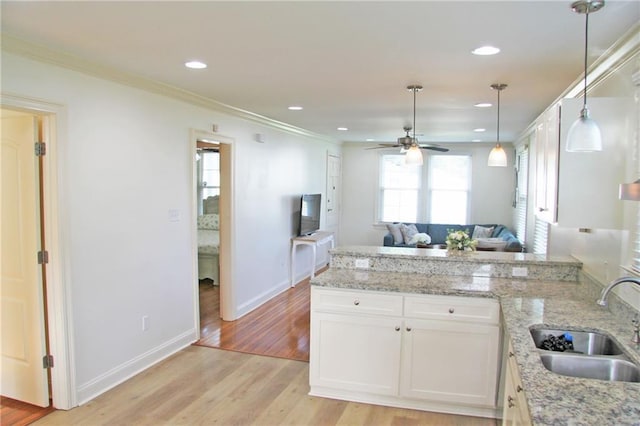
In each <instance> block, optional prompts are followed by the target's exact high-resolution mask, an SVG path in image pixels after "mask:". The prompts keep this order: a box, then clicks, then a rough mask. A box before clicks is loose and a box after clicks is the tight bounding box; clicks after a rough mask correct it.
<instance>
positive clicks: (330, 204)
mask: <svg viewBox="0 0 640 426" xmlns="http://www.w3.org/2000/svg"><path fill="white" fill-rule="evenodd" d="M340 176H341V166H340V157H336V156H335V155H331V154H329V155H328V156H327V216H326V226H325V227H326V229H330V230H333V231H337V228H338V224H339V222H340Z"/></svg>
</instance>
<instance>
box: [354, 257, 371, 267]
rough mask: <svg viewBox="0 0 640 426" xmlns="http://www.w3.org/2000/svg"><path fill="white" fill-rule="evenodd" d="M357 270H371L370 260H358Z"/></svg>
mask: <svg viewBox="0 0 640 426" xmlns="http://www.w3.org/2000/svg"><path fill="white" fill-rule="evenodd" d="M356 268H361V269H367V268H369V259H366V258H365V259H356Z"/></svg>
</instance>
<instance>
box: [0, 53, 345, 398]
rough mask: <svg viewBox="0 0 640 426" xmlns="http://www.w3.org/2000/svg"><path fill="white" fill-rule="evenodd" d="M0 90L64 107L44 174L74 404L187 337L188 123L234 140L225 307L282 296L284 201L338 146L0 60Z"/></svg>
mask: <svg viewBox="0 0 640 426" xmlns="http://www.w3.org/2000/svg"><path fill="white" fill-rule="evenodd" d="M2 90H3V93H10V94H12V95H16V96H20V97H29V98H35V99H41V100H44V101H47V102H51V103H56V104H61V105H63V106H64V109H65V110H66V114H65V115H64V117H63V116H60V117H59V119H64V120H66V121H65V122H64V123H60V126H59V128H61V129H65V130H64V133H61V134H59V135H58V148H59V161H58V165H57V167H58V169H59V180H60V184H59V193H60V200H59V202H60V213H61V225H62V227H61V232H62V234H63V235H62V240H63V245H64V246H65V256H66V257H65V265H67V269H68V271H67V275H66V276H67V279H68V282H67V283H65V285H66V286H68V289H69V295H70V298H71V306H72V308H71V312H70V314H71V315H72V318H73V326H72V328H73V329H72V330H71V333H72V337H73V341H74V346H73V348H72V352H73V356H74V357H73V359H74V365H73V367H74V368H75V386H76V387H77V400H78V402H83V401H86V400H88V399H90V398H92V397H93V396H95V395H97V394H100V393H101V392H104V391H105V390H107V389H108V388H109V387H111V386H113V385H115V384H117V383H118V382H120V381H122V380H124V379H126V378H127V377H128V376H130V375H132V374H134V373H136V372H137V371H139V370H141V369H144V368H146V367H148V366H149V365H150V364H151V363H152V362H154V361H156V360H157V359H159V358H161V357H163V356H166V355H168V354H169V353H171V352H172V351H175V350H177V349H178V348H179V347H180V346H184V345H186V344H189V343H190V342H192V341H194V340H195V338H196V336H197V327H198V324H197V315H196V312H197V311H196V303H197V301H195V300H194V294H195V291H194V286H195V282H196V277H194V274H193V267H192V265H193V258H192V248H193V244H194V243H193V241H194V238H195V227H194V218H195V214H196V212H195V210H194V209H193V204H192V194H193V193H194V191H195V188H193V183H192V175H191V167H192V162H193V161H194V160H193V159H194V153H193V152H191V150H192V148H191V146H192V145H191V141H190V129H202V130H207V129H210V128H211V125H212V124H214V123H215V124H217V125H218V126H219V132H220V133H221V134H223V135H226V136H229V137H231V138H233V139H234V144H233V145H234V155H233V162H234V164H233V167H234V169H235V181H234V187H235V201H234V202H233V212H234V230H233V232H234V237H235V241H236V244H235V252H233V253H232V256H233V257H234V259H235V263H234V266H235V269H234V270H233V271H232V276H233V283H234V290H233V291H234V296H235V297H234V299H235V301H236V306H235V310H236V312H238V313H242V312H245V311H247V310H251V309H253V308H254V307H255V306H256V305H258V304H260V303H262V302H263V301H264V300H265V299H267V298H269V297H271V296H273V295H274V294H276V293H278V292H280V291H282V290H284V289H286V288H287V286H288V282H289V249H290V238H291V236H292V235H293V234H294V232H295V225H294V213H295V211H296V209H297V207H298V206H297V197H298V196H299V195H300V194H301V193H303V192H321V193H325V186H326V183H325V181H326V178H325V175H326V155H327V152H328V151H330V152H334V153H336V154H340V147H339V146H338V145H336V144H334V143H331V142H329V141H326V140H320V139H315V138H311V137H307V136H298V135H294V134H292V133H286V132H283V131H280V130H276V129H275V128H271V127H267V126H264V125H260V124H258V123H255V122H253V121H251V122H250V121H247V120H243V119H240V118H237V117H233V116H230V115H225V114H222V113H220V112H216V111H213V110H211V109H206V108H203V107H198V106H194V105H191V104H188V103H185V102H182V101H178V100H175V99H172V98H169V97H165V96H161V95H158V94H154V93H150V92H146V91H143V90H139V89H134V88H132V87H130V86H125V85H121V84H116V83H114V82H111V81H107V80H104V79H100V78H95V77H91V76H88V75H86V74H82V73H78V72H74V71H71V70H69V69H66V68H60V67H57V66H53V65H48V64H44V63H41V62H37V61H34V60H30V59H26V58H24V57H21V56H16V55H14V54H10V53H7V52H3V54H2ZM256 133H261V134H262V135H263V136H264V138H265V139H266V143H264V144H260V143H257V142H255V141H254V135H255V134H256ZM170 210H175V211H177V212H179V215H180V220H179V221H177V222H173V221H170V220H169V211H170ZM52 255H56V254H55V253H54V254H52ZM320 255H322V252H321V253H320ZM305 256H306V257H307V258H308V256H309V255H308V252H307V251H305V250H301V253H300V257H301V259H300V260H299V261H298V265H301V270H302V268H303V266H302V265H306V264H307V262H306V261H305V260H304V258H305ZM325 256H326V253H325ZM307 268H308V266H307ZM298 273H300V271H298ZM145 315H146V316H148V317H149V330H148V331H146V332H143V331H142V327H141V322H142V321H141V320H142V316H145Z"/></svg>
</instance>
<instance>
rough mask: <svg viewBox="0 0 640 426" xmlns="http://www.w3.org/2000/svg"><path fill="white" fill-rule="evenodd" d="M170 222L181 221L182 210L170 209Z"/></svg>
mask: <svg viewBox="0 0 640 426" xmlns="http://www.w3.org/2000/svg"><path fill="white" fill-rule="evenodd" d="M169 222H180V210H178V209H169Z"/></svg>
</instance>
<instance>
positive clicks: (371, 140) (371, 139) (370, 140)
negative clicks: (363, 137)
mask: <svg viewBox="0 0 640 426" xmlns="http://www.w3.org/2000/svg"><path fill="white" fill-rule="evenodd" d="M367 142H375V139H373V138H367Z"/></svg>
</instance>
